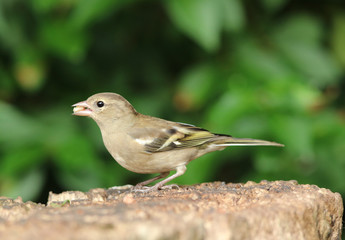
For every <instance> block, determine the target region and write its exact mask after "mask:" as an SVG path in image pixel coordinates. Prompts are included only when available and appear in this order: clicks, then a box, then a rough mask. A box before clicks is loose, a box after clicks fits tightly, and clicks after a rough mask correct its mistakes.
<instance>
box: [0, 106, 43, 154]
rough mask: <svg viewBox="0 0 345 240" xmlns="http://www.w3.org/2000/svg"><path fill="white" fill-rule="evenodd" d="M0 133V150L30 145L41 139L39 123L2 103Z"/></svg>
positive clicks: (0, 108)
mask: <svg viewBox="0 0 345 240" xmlns="http://www.w3.org/2000/svg"><path fill="white" fill-rule="evenodd" d="M0 132H1V134H0V143H1V146H0V149H1V148H8V147H14V146H25V145H30V144H32V143H35V142H37V141H38V139H39V138H40V137H41V135H40V134H41V127H40V126H39V123H37V122H36V121H34V120H32V119H30V118H28V117H26V116H25V115H23V114H21V113H20V112H18V111H17V110H16V109H15V108H13V107H12V106H11V105H8V104H5V103H3V102H0Z"/></svg>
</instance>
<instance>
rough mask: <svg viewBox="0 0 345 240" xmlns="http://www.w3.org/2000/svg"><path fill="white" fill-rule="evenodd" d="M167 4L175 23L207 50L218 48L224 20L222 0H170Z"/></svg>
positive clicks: (211, 50)
mask: <svg viewBox="0 0 345 240" xmlns="http://www.w3.org/2000/svg"><path fill="white" fill-rule="evenodd" d="M166 4H167V5H166V6H167V9H168V12H169V14H170V17H171V19H172V21H173V22H174V23H175V25H176V26H177V27H178V28H179V29H180V30H181V31H183V32H184V33H185V34H187V35H188V36H189V37H191V38H193V39H194V40H195V41H196V42H197V43H199V44H200V45H201V46H202V47H203V48H204V49H205V50H207V51H209V52H213V51H215V50H217V49H218V47H219V43H220V33H221V28H222V25H223V24H222V20H223V9H222V7H223V6H222V4H223V3H222V0H214V1H209V0H184V1H179V0H170V1H166Z"/></svg>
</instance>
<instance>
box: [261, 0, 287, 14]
mask: <svg viewBox="0 0 345 240" xmlns="http://www.w3.org/2000/svg"><path fill="white" fill-rule="evenodd" d="M261 1H262V3H263V4H264V6H265V7H266V9H268V10H269V11H271V12H276V11H278V10H280V9H281V8H282V7H283V5H284V4H286V2H287V0H261Z"/></svg>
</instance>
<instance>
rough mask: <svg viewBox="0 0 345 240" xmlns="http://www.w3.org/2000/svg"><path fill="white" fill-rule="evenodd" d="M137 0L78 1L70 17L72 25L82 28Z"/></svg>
mask: <svg viewBox="0 0 345 240" xmlns="http://www.w3.org/2000/svg"><path fill="white" fill-rule="evenodd" d="M134 1H138V0H102V1H98V0H82V1H78V4H77V5H76V7H75V9H74V12H73V14H72V17H71V23H72V25H73V26H74V27H75V28H77V29H82V28H84V27H85V26H87V25H89V24H90V23H94V22H96V21H97V20H99V19H100V18H104V17H105V16H107V15H108V14H110V13H113V12H115V11H116V10H118V9H119V8H121V7H123V6H125V5H127V4H130V3H132V2H134Z"/></svg>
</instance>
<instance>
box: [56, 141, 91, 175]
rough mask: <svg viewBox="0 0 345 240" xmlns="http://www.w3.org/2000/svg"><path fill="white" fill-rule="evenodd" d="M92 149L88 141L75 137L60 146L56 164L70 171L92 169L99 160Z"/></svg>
mask: <svg viewBox="0 0 345 240" xmlns="http://www.w3.org/2000/svg"><path fill="white" fill-rule="evenodd" d="M92 149H93V148H92V146H91V144H90V142H89V141H87V139H85V138H83V137H81V136H79V135H74V136H73V137H71V138H69V139H67V140H66V141H65V142H63V143H61V145H60V146H58V149H57V153H56V154H57V155H56V161H57V162H56V163H57V164H58V165H59V166H60V167H61V168H63V169H65V170H68V171H70V170H78V169H80V168H81V167H83V168H92V167H93V164H94V163H95V162H96V161H95V160H96V159H97V158H96V156H95V153H94V151H93V150H92Z"/></svg>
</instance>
